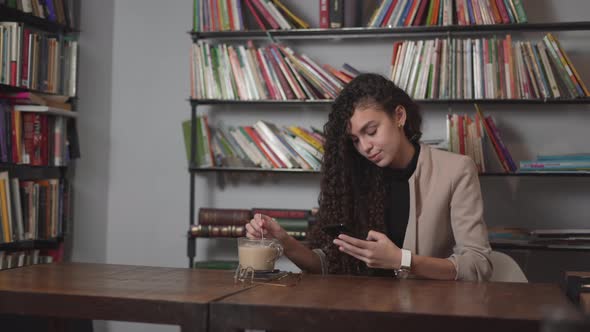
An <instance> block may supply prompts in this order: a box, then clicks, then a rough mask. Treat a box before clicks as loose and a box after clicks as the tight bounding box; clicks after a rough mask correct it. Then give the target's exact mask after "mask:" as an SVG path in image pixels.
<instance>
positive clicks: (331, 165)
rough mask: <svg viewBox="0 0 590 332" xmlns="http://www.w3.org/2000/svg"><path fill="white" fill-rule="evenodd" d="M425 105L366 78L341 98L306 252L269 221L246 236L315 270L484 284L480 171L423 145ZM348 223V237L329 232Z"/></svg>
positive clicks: (255, 223)
mask: <svg viewBox="0 0 590 332" xmlns="http://www.w3.org/2000/svg"><path fill="white" fill-rule="evenodd" d="M421 124H422V118H421V116H420V113H419V110H418V105H417V104H416V103H415V102H414V101H412V99H411V98H410V97H409V96H408V95H407V94H406V93H405V92H404V91H403V90H402V89H400V88H398V87H397V86H395V84H394V83H393V82H391V81H389V80H387V79H385V78H383V77H382V76H379V75H376V74H363V75H359V76H358V77H356V78H355V79H354V80H352V82H350V83H349V84H348V85H347V86H346V87H345V88H344V89H343V90H342V92H341V93H340V95H339V96H338V98H336V100H335V102H334V105H333V106H332V111H331V113H330V115H329V120H328V122H327V123H326V124H325V125H324V134H325V136H326V142H325V146H324V149H325V154H324V160H323V163H322V170H321V173H322V180H321V192H320V197H319V215H318V222H317V223H316V224H315V225H313V226H312V228H311V230H310V233H309V238H310V242H311V247H312V248H315V249H313V250H312V249H309V248H307V247H305V246H304V245H302V244H301V243H300V242H298V241H297V240H295V239H294V238H292V237H290V236H288V235H287V233H286V232H285V230H283V229H282V228H281V227H280V226H279V224H278V223H277V222H276V221H274V220H273V219H272V218H269V217H268V216H264V215H256V216H255V218H254V219H252V220H251V221H250V223H249V224H247V225H246V229H247V236H248V237H250V238H260V237H261V235H262V234H261V232H263V233H264V236H265V237H274V238H276V239H278V240H279V241H280V242H281V243H282V245H283V247H284V253H285V255H286V256H287V257H288V258H289V259H290V260H291V261H293V262H294V263H295V264H296V265H297V266H299V267H300V268H301V269H302V270H304V271H307V272H310V273H340V274H360V275H390V274H396V275H397V276H398V277H406V276H407V275H408V274H410V275H413V276H415V277H419V278H429V279H443V280H479V281H483V280H487V279H489V277H490V275H491V273H492V265H491V262H490V257H489V255H490V252H491V249H490V245H489V242H488V238H487V229H486V225H485V223H484V221H483V201H482V197H481V191H480V186H479V180H478V175H477V169H476V166H475V164H474V163H473V161H472V160H471V159H470V158H469V157H466V156H462V155H458V154H453V153H449V152H445V151H440V150H436V149H432V148H430V147H428V146H426V145H422V144H419V143H418V142H419V139H420V137H421V135H422V133H421V131H420V130H421ZM330 224H344V225H346V226H347V228H348V229H349V230H350V233H351V234H359V236H358V238H355V237H352V236H349V235H345V234H341V235H339V236H338V237H337V238H331V237H330V236H329V235H327V234H325V233H324V232H322V227H324V226H326V225H330Z"/></svg>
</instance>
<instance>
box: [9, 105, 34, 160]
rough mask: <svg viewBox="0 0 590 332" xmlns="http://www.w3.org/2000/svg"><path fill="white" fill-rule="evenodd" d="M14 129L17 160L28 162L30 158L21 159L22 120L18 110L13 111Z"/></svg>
mask: <svg viewBox="0 0 590 332" xmlns="http://www.w3.org/2000/svg"><path fill="white" fill-rule="evenodd" d="M13 113H14V123H13V125H14V130H15V133H16V151H17V155H18V162H19V163H22V162H25V163H27V164H28V163H30V160H23V147H22V137H23V135H22V132H21V131H22V127H23V125H22V121H21V115H20V112H17V111H14V112H13Z"/></svg>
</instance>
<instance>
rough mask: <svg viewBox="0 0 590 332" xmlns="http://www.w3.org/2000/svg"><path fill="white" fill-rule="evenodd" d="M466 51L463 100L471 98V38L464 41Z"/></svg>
mask: <svg viewBox="0 0 590 332" xmlns="http://www.w3.org/2000/svg"><path fill="white" fill-rule="evenodd" d="M465 43H466V46H467V50H466V52H465V60H466V67H465V73H466V76H467V89H466V91H465V98H467V99H471V98H473V42H472V40H471V38H469V39H467V40H466V41H465Z"/></svg>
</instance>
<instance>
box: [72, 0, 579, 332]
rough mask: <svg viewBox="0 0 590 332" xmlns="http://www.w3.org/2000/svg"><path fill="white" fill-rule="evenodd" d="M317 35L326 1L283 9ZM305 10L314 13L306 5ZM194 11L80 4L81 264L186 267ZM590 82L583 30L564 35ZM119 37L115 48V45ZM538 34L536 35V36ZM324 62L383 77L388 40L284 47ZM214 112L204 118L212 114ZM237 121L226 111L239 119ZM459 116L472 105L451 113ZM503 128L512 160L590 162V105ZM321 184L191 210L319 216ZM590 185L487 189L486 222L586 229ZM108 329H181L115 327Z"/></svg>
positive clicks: (551, 16)
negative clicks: (300, 211)
mask: <svg viewBox="0 0 590 332" xmlns="http://www.w3.org/2000/svg"><path fill="white" fill-rule="evenodd" d="M285 2H287V3H289V4H296V6H293V7H294V8H296V10H297V12H298V13H301V14H302V15H303V16H304V18H306V19H308V20H309V21H310V22H311V23H312V24H317V23H316V22H317V0H305V1H295V0H290V1H285ZM524 3H525V7H526V10H527V12H528V13H529V17H530V18H531V21H544V20H551V21H559V20H571V21H574V20H586V19H587V12H588V11H589V10H590V3H589V2H588V1H586V0H569V1H567V5H565V4H564V2H563V1H558V0H534V1H533V0H528V1H527V0H524ZM304 5H305V6H307V7H306V8H305V6H304ZM191 8H192V1H189V0H182V1H181V0H167V1H160V0H117V1H115V0H110V1H100V2H98V1H89V0H86V1H84V6H83V9H82V11H83V14H82V23H83V33H82V34H81V59H80V60H81V70H80V100H81V103H80V106H81V107H80V108H81V111H80V112H81V120H80V140H81V143H82V153H83V159H82V160H81V161H80V162H79V164H78V174H77V175H76V177H77V179H76V185H77V186H76V193H75V195H76V206H75V208H76V215H75V224H76V225H75V229H76V232H75V234H74V237H75V239H74V240H75V243H74V245H75V246H74V259H75V260H79V261H105V262H107V263H121V264H142V265H158V266H175V267H185V266H187V258H186V238H185V233H186V231H187V227H188V213H189V204H188V203H189V202H188V194H189V174H188V172H187V161H186V157H185V150H184V145H183V140H182V133H181V126H180V123H181V121H183V120H185V119H188V118H189V117H190V107H189V104H188V102H186V99H187V97H188V96H189V75H188V69H189V59H188V50H189V47H190V43H191V42H190V38H189V35H188V34H187V33H186V31H188V30H189V29H190V28H191V19H192V17H191ZM557 35H558V36H559V37H560V38H561V39H562V42H563V44H564V46H565V48H566V50H567V51H568V54H569V55H570V56H571V57H572V60H573V61H574V63H575V64H576V67H577V68H578V69H579V71H580V74H581V75H582V76H583V78H584V80H585V82H587V83H588V84H590V65H588V64H587V63H586V61H584V60H585V58H587V56H588V55H589V54H590V48H589V47H588V46H587V45H588V35H587V32H584V33H567V34H566V33H558V34H557ZM111 36H112V37H113V38H112V39H110V38H111ZM533 36H537V38H538V37H539V36H540V35H538V34H537V35H533ZM288 43H289V44H290V45H292V46H294V48H295V49H296V50H297V51H299V52H305V53H306V54H308V55H309V56H311V57H312V58H314V59H317V60H318V61H319V62H322V63H330V64H332V65H335V66H341V65H342V63H344V62H349V63H350V64H352V65H353V66H356V67H358V68H359V69H361V70H364V71H376V72H381V73H386V72H387V68H388V61H389V57H390V56H391V44H392V41H391V40H388V39H365V40H363V39H359V40H341V41H332V40H311V41H305V42H302V41H289V42H288ZM223 108H226V109H228V111H227V112H222V111H220V112H215V113H211V114H210V116H211V121H212V122H213V123H216V122H218V121H223V122H225V123H228V124H229V123H231V124H236V125H240V124H251V123H253V122H254V121H255V120H257V119H261V118H264V119H268V120H271V121H274V122H276V123H278V124H295V123H298V124H299V123H301V124H304V125H310V124H314V125H316V126H318V127H320V126H321V125H322V123H323V121H325V119H326V118H327V108H322V107H310V108H306V109H302V108H300V107H274V106H266V107H258V108H256V109H254V108H247V107H242V106H226V107H217V108H216V109H220V110H221V109H223ZM203 109H204V110H207V108H206V107H204V108H203ZM230 110H231V112H230ZM446 111H447V109H446V108H445V107H443V106H429V107H426V108H424V116H425V128H424V129H425V135H424V136H425V138H437V137H442V136H444V130H445V129H444V120H443V119H444V113H445V112H446ZM452 111H453V112H461V111H469V112H471V108H470V107H453V109H452ZM485 111H487V113H489V114H493V115H494V116H495V117H496V118H497V120H499V123H500V127H501V129H500V130H501V132H502V133H503V134H504V136H505V139H506V141H507V143H508V145H509V146H510V148H511V150H512V152H513V154H514V155H515V157H516V159H523V158H531V157H533V156H534V154H536V153H559V152H576V151H587V152H588V151H590V149H589V148H588V146H587V142H588V138H589V135H588V134H587V130H588V125H589V124H590V115H589V114H588V113H587V112H588V111H590V108H589V107H588V106H579V105H571V106H567V105H564V106H555V105H554V106H543V105H540V106H518V105H508V106H495V107H492V106H485ZM318 180H319V178H318V176H317V175H287V174H285V175H273V176H270V177H266V178H264V179H260V178H258V177H249V176H246V177H242V179H241V180H240V181H237V182H232V181H231V179H228V181H227V183H226V186H225V188H220V187H219V186H218V183H219V181H218V179H217V177H216V176H215V175H208V176H197V178H196V181H197V189H196V206H197V207H199V206H212V207H228V208H230V207H231V208H251V207H254V206H256V207H282V208H310V207H312V206H316V205H317V194H318ZM589 180H590V179H589V178H515V179H508V178H484V179H482V188H483V192H484V198H485V201H486V219H487V221H488V223H489V224H491V225H513V226H526V227H588V221H589V220H588V216H589V215H590V205H589V204H586V203H587V202H588V201H589V199H590V191H588V190H587V188H588V184H590V181H589ZM234 253H235V245H234V243H233V241H232V240H199V241H198V258H199V259H205V258H224V257H233V256H234ZM109 327H110V329H111V330H113V331H115V330H116V331H151V330H153V331H160V330H171V331H175V330H178V329H177V328H173V327H163V326H145V325H141V324H127V323H116V324H110V325H109Z"/></svg>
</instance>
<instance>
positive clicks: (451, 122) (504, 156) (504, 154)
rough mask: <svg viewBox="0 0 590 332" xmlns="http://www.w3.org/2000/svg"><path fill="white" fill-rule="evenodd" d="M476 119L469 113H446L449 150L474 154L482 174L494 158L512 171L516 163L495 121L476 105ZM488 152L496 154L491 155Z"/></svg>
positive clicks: (473, 157) (474, 159)
mask: <svg viewBox="0 0 590 332" xmlns="http://www.w3.org/2000/svg"><path fill="white" fill-rule="evenodd" d="M475 108H476V114H475V118H471V117H470V116H469V115H462V114H448V115H447V140H448V142H449V144H448V150H449V151H451V152H454V153H459V154H462V155H466V156H469V157H471V159H473V161H474V162H475V164H476V165H477V168H478V171H479V172H480V173H485V172H486V171H488V167H487V166H486V165H489V163H490V162H491V159H494V160H496V161H497V163H495V164H496V165H499V166H500V167H501V168H502V170H503V171H504V172H505V173H513V172H515V171H516V170H517V165H516V163H515V162H514V160H513V159H512V155H511V154H510V151H509V150H508V147H507V146H506V145H505V144H504V141H503V140H502V137H501V135H500V132H499V130H498V127H497V125H496V122H495V120H494V118H493V117H491V116H484V114H483V113H482V112H481V109H480V108H479V105H477V104H476V105H475ZM489 151H490V152H492V153H491V154H493V155H494V157H490V156H489V154H490V153H489Z"/></svg>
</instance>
